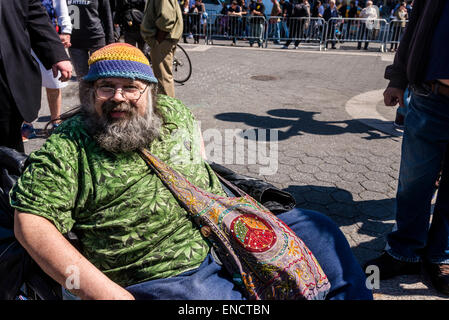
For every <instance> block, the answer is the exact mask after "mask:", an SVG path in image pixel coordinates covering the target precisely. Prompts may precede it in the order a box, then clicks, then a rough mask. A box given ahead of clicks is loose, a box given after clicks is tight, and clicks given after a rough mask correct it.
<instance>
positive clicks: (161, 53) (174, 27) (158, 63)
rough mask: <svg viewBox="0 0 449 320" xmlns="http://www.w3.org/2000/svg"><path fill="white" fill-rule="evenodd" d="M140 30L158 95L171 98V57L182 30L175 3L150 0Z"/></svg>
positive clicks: (180, 17) (172, 0) (173, 89)
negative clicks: (146, 45)
mask: <svg viewBox="0 0 449 320" xmlns="http://www.w3.org/2000/svg"><path fill="white" fill-rule="evenodd" d="M140 30H141V33H142V37H143V39H144V40H145V42H146V43H148V45H149V46H150V48H151V51H150V58H151V64H152V66H153V71H154V75H155V76H156V78H157V80H158V89H159V93H162V94H165V95H167V96H170V97H174V96H175V86H174V81H173V70H172V66H173V57H174V54H175V49H176V44H177V43H178V41H179V39H180V38H181V36H182V30H183V22H182V14H181V8H180V7H179V4H178V1H176V0H149V1H148V2H147V6H146V8H145V14H144V17H143V21H142V25H141V27H140Z"/></svg>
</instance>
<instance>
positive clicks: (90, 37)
mask: <svg viewBox="0 0 449 320" xmlns="http://www.w3.org/2000/svg"><path fill="white" fill-rule="evenodd" d="M67 5H68V7H69V12H73V14H72V21H73V30H72V38H71V43H72V47H71V48H78V49H92V48H98V47H103V46H105V45H107V44H111V43H113V42H115V39H114V27H113V24H112V11H111V4H110V2H109V0H91V1H85V2H84V1H76V0H67Z"/></svg>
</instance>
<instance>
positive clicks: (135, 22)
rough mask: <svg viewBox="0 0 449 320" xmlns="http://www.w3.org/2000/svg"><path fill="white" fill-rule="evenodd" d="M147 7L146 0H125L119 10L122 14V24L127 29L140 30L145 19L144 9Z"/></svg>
mask: <svg viewBox="0 0 449 320" xmlns="http://www.w3.org/2000/svg"><path fill="white" fill-rule="evenodd" d="M144 8H145V0H124V1H123V4H122V6H121V8H120V9H122V11H121V12H117V14H119V15H120V16H121V19H120V25H121V27H123V28H124V29H126V30H136V31H139V30H140V25H141V23H142V21H143V15H144V13H143V10H144Z"/></svg>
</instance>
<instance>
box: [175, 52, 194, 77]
mask: <svg viewBox="0 0 449 320" xmlns="http://www.w3.org/2000/svg"><path fill="white" fill-rule="evenodd" d="M191 75H192V62H191V61H190V57H189V55H188V54H187V52H186V51H185V50H184V48H183V47H181V46H180V45H179V44H178V45H176V50H175V56H174V57H173V79H174V80H175V82H176V83H184V82H186V81H187V80H189V78H190V76H191Z"/></svg>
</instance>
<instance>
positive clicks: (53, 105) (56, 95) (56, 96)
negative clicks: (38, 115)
mask: <svg viewBox="0 0 449 320" xmlns="http://www.w3.org/2000/svg"><path fill="white" fill-rule="evenodd" d="M46 91H47V101H48V107H49V108H50V118H51V120H56V119H58V118H59V116H60V115H61V106H62V90H61V89H51V88H46ZM56 123H57V122H56Z"/></svg>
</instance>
